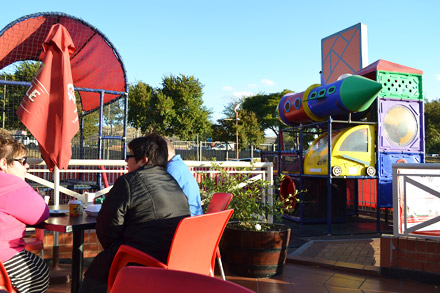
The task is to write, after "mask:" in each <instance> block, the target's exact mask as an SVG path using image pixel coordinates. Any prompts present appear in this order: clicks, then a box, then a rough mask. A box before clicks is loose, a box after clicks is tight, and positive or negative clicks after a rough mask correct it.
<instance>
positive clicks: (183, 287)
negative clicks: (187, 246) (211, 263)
mask: <svg viewBox="0 0 440 293" xmlns="http://www.w3.org/2000/svg"><path fill="white" fill-rule="evenodd" d="M110 292H114V293H125V292H131V293H132V292H134V293H136V292H145V293H149V292H161V293H175V292H180V293H190V292H191V293H205V292H209V293H224V292H228V293H250V292H254V291H252V290H249V289H247V288H245V287H242V286H240V285H238V284H235V283H232V282H229V281H223V280H221V279H218V278H213V277H209V276H205V275H200V274H195V273H190V272H184V271H176V270H164V269H160V268H150V267H134V266H128V267H124V268H122V270H121V271H120V272H119V274H118V275H117V277H116V280H115V283H114V285H113V288H112V290H111V291H110Z"/></svg>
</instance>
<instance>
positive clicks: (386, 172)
mask: <svg viewBox="0 0 440 293" xmlns="http://www.w3.org/2000/svg"><path fill="white" fill-rule="evenodd" d="M424 162H425V158H424V156H423V155H422V154H420V153H418V154H402V153H379V164H378V167H379V170H378V172H377V174H378V175H379V179H386V180H391V179H392V178H393V168H392V164H394V163H417V164H420V163H424Z"/></svg>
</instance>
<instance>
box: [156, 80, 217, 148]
mask: <svg viewBox="0 0 440 293" xmlns="http://www.w3.org/2000/svg"><path fill="white" fill-rule="evenodd" d="M162 87H163V88H162V93H163V94H164V95H165V96H166V97H170V98H171V99H172V100H173V102H174V111H175V113H176V114H175V116H174V117H173V118H172V125H173V134H175V135H177V136H179V137H180V138H181V139H185V140H187V139H188V140H192V139H195V138H196V137H197V135H198V134H201V137H202V138H203V137H205V136H206V134H207V133H208V132H209V131H210V128H211V123H210V122H209V120H208V119H209V116H210V115H211V111H210V110H208V109H207V108H206V107H205V106H204V105H203V99H202V97H203V91H202V89H203V85H202V84H201V83H200V81H199V80H198V79H197V78H194V77H193V76H185V75H182V74H180V75H179V76H174V75H170V76H168V77H165V78H163V80H162Z"/></svg>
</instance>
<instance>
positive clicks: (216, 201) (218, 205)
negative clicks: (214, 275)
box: [206, 192, 233, 280]
mask: <svg viewBox="0 0 440 293" xmlns="http://www.w3.org/2000/svg"><path fill="white" fill-rule="evenodd" d="M232 197H233V195H232V193H220V192H219V193H214V194H213V195H212V198H211V201H210V202H209V205H208V209H207V210H206V213H207V214H209V213H214V212H219V211H224V210H226V209H227V208H228V205H229V203H230V202H231V200H232ZM215 253H216V258H217V263H218V267H219V269H220V274H221V275H222V278H223V280H226V276H225V271H224V270H223V263H222V258H221V255H220V249H219V248H218V246H217V250H216V252H215Z"/></svg>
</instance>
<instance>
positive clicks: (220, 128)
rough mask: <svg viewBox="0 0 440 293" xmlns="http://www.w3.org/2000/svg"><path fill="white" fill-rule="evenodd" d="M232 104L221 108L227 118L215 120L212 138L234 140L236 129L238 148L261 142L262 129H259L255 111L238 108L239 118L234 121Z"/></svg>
mask: <svg viewBox="0 0 440 293" xmlns="http://www.w3.org/2000/svg"><path fill="white" fill-rule="evenodd" d="M233 104H234V103H232V104H230V105H226V106H225V108H224V110H223V113H224V114H225V115H227V118H225V119H219V120H217V124H215V125H213V126H212V127H213V135H212V136H213V139H214V140H218V141H224V142H228V141H236V134H237V132H236V130H238V144H239V148H243V147H244V146H247V145H259V144H261V143H263V142H264V131H262V130H261V127H260V125H259V123H258V120H257V118H256V116H255V113H253V112H249V111H246V110H240V109H239V110H238V111H237V112H238V119H239V120H238V123H236V120H235V112H234V110H233ZM231 112H232V113H233V114H231Z"/></svg>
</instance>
